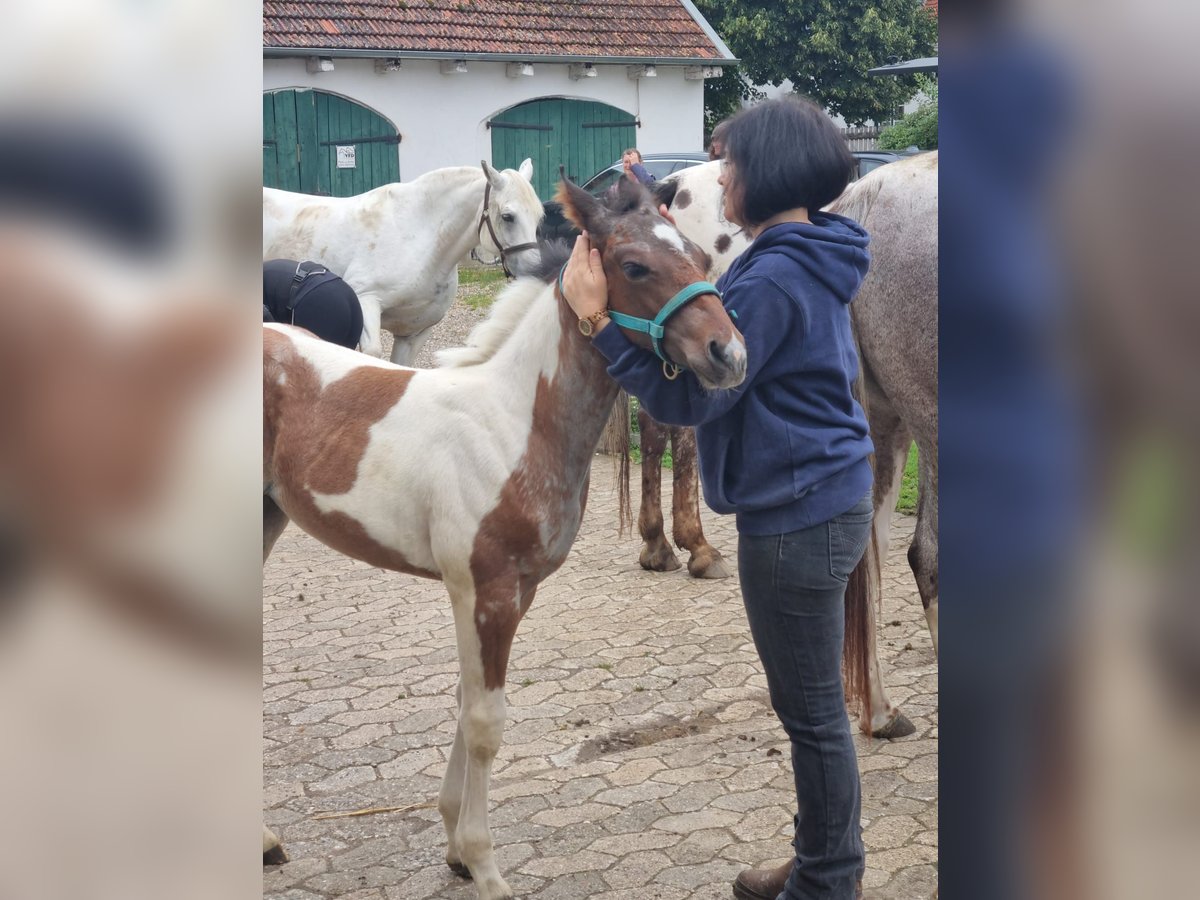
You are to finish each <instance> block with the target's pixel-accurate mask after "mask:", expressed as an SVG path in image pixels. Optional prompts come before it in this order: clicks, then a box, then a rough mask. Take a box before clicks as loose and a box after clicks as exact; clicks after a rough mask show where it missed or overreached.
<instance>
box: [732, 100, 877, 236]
mask: <svg viewBox="0 0 1200 900" xmlns="http://www.w3.org/2000/svg"><path fill="white" fill-rule="evenodd" d="M722 137H723V138H724V151H725V152H724V156H725V159H726V160H727V161H728V162H729V163H730V164H732V166H733V173H734V179H733V181H734V184H733V187H734V188H735V190H736V192H737V194H736V199H737V204H736V205H737V207H738V213H739V215H740V217H741V218H742V220H743V224H745V225H759V224H761V223H763V222H765V221H767V219H769V218H771V217H772V216H774V215H776V214H778V213H781V212H783V211H784V210H787V209H792V208H794V207H797V206H803V207H805V208H806V209H808V210H810V211H813V212H815V211H817V210H819V209H820V208H821V207H823V206H827V205H829V204H830V203H832V202H833V201H834V200H836V199H837V198H838V196H839V195H840V194H841V193H842V191H844V190H845V189H846V185H847V184H849V183H850V176H851V174H852V172H853V171H854V157H853V156H852V155H851V154H850V149H849V148H848V147H847V146H846V141H845V139H844V138H843V137H842V135H841V132H840V131H839V130H838V127H837V126H836V125H834V124H833V120H832V119H830V118H829V116H827V115H826V114H825V112H824V110H822V109H821V108H820V107H819V106H817V105H816V104H815V103H813V102H812V101H811V100H807V99H804V98H801V97H782V98H779V99H777V100H768V101H766V102H764V103H759V104H757V105H755V106H752V107H750V108H749V109H745V110H743V111H742V112H740V113H738V114H737V115H736V116H734V117H733V118H732V119H730V120H729V127H728V129H727V130H726V131H725V133H724V134H723V135H722Z"/></svg>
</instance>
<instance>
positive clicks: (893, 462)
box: [638, 151, 938, 737]
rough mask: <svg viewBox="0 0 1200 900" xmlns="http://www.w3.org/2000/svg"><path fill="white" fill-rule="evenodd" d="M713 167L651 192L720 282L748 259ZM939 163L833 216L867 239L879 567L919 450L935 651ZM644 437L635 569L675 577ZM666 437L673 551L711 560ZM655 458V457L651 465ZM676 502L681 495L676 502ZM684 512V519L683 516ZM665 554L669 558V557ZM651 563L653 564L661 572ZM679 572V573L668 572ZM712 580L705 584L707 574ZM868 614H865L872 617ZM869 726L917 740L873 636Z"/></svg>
mask: <svg viewBox="0 0 1200 900" xmlns="http://www.w3.org/2000/svg"><path fill="white" fill-rule="evenodd" d="M719 171H720V169H719V164H718V163H707V164H705V165H701V166H695V167H693V168H690V169H685V170H683V171H682V172H679V173H677V174H674V175H672V176H671V177H670V178H667V179H664V180H663V181H661V182H658V183H657V184H656V185H655V193H656V195H657V198H658V199H659V200H660V201H661V202H665V203H667V204H668V205H669V207H670V211H671V214H672V216H674V218H675V221H676V223H677V224H678V226H679V230H680V231H682V232H683V233H684V234H685V235H687V236H688V237H689V238H691V239H692V240H694V241H696V242H697V243H698V244H700V246H701V247H703V248H705V249H706V250H709V251H710V252H711V254H712V267H711V268H710V269H709V275H710V277H711V278H712V279H713V280H715V279H716V278H717V277H718V276H720V275H721V274H722V273H723V272H724V271H725V270H726V269H727V268H729V265H730V264H731V263H732V262H733V260H734V259H735V258H737V256H738V254H740V253H741V252H742V251H743V250H745V249H746V246H747V241H746V238H745V236H744V235H743V234H742V233H741V231H740V229H738V227H737V226H736V225H734V224H733V223H731V222H729V221H728V220H727V219H726V218H725V216H724V213H723V211H722V210H723V194H722V190H721V187H720V185H718V184H717V175H718V173H719ZM937 175H938V154H937V152H936V151H935V152H933V153H924V154H921V155H920V156H914V157H912V158H910V159H905V160H901V161H899V162H894V163H890V164H889V165H886V166H881V167H880V168H878V169H876V170H875V171H873V172H871V173H870V174H869V175H867V176H866V177H864V178H862V179H861V180H859V181H857V182H855V183H854V184H852V185H850V187H848V188H847V189H846V191H845V192H844V193H843V194H842V195H841V196H840V197H839V198H838V199H837V200H835V201H834V202H833V203H831V204H830V205H829V207H828V209H829V211H830V212H835V213H839V214H841V215H844V216H849V217H850V218H851V219H854V220H856V221H857V222H859V223H860V224H862V225H863V227H865V228H866V229H867V230H868V231H869V232H870V234H871V269H870V271H869V272H868V273H867V277H866V280H865V281H864V282H863V285H862V288H861V289H860V290H859V293H858V296H857V297H856V298H855V299H854V302H853V303H852V304H851V305H850V313H851V316H852V318H853V322H854V331H855V338H856V340H857V342H858V347H859V358H860V360H861V361H862V367H863V379H862V380H863V388H862V389H863V391H864V393H865V395H866V398H865V399H866V402H864V403H863V406H864V408H865V409H866V412H867V418H868V419H869V420H870V425H871V440H872V441H873V442H874V444H875V454H874V462H873V466H874V471H875V493H874V502H875V537H876V543H877V545H878V549H879V554H880V558H881V559H883V558H886V554H887V548H888V538H889V532H890V529H891V521H892V520H891V515H890V513H891V511H892V510H894V509H895V508H896V500H897V498H898V496H899V492H900V485H901V474H902V473H903V471H904V465H905V461H906V459H907V456H908V448H909V446H910V444H911V443H912V442H913V441H915V442H916V444H917V447H918V450H919V459H920V496H919V500H918V506H917V527H916V530H915V532H914V535H913V542H912V545H911V546H910V547H909V551H908V560H909V565H910V567H911V568H912V572H913V577H914V579H915V580H916V583H917V589H918V591H919V592H920V594H921V601H922V604H923V605H924V607H925V614H926V618H927V620H928V623H929V630H930V633H931V635H932V637H933V646H934V651H935V652H936V650H937V644H938V629H937V611H938V578H937V570H938V542H937V529H938V503H937V498H938V446H937V430H938V419H937V399H938V392H937V371H938V370H937V334H938V318H937V297H938V271H937V266H938V230H937V210H938V180H937ZM639 424H640V428H641V433H642V453H643V458H642V507H641V512H640V514H639V516H638V526H639V529H640V530H641V533H642V539H643V541H645V546H644V547H643V549H642V565H643V566H645V567H646V568H654V569H656V570H658V571H666V570H668V569H674V568H678V562H677V561H675V559H674V553H672V551H671V548H670V546H669V545H668V544H667V543H666V541H665V540H664V538H663V515H662V506H661V501H660V500H659V482H660V478H661V476H660V474H659V472H658V466H657V465H656V463H657V462H658V461H659V460H661V458H662V451H663V449H664V448H665V444H666V434H665V433H664V432H666V431H668V427H667V426H664V425H660V424H659V423H657V422H655V421H654V420H653V419H650V418H649V417H648V416H646V415H645V414H644V413H643V414H640V415H639ZM687 430H688V429H680V428H674V427H672V428H670V429H669V432H670V436H671V443H672V447H673V450H674V460H675V466H677V467H679V468H678V470H677V471H676V473H675V503H674V506H675V509H674V512H675V519H674V523H673V529H674V537H675V542H676V544H677V545H678V546H679V547H681V548H683V549H687V550H690V551H691V553H692V562H689V564H688V570H689V571H690V572H692V574H693V575H696V574H698V573H697V572H696V571H695V570H694V566H693V563H694V562H695V561H696V560H698V559H699V560H706V559H708V558H710V557H711V554H715V553H716V551H715V550H713V549H712V548H711V546H709V544H708V542H707V541H706V540H705V538H704V533H703V530H702V529H701V527H700V519H699V509H698V507H697V504H696V500H695V495H696V488H695V484H694V483H690V484H689V481H690V482H694V479H695V474H694V473H695V466H696V463H695V440H694V438H692V439H691V440H689V439H688V436H687V435H686V434H684V433H683V432H685V431H687ZM654 451H657V458H656V457H655V455H654ZM681 493H682V497H681ZM681 511H682V512H683V513H685V515H684V516H683V517H682V519H681V516H680V513H681ZM668 556H669V559H667V557H668ZM664 561H665V564H661V565H659V564H655V565H648V564H647V563H648V562H651V563H663V562H664ZM672 562H674V565H671V563H672ZM710 577H711V576H710ZM873 616H874V612H873V611H872V617H873ZM871 654H872V660H871V706H870V709H871V716H870V717H869V718H867V717H864V718H863V719H861V720H860V722H859V725H860V728H861V729H862V731H864V732H866V733H868V734H873V735H874V736H876V737H902V736H904V735H906V734H911V733H912V732H913V730H914V728H913V725H912V723H911V722H909V720H908V719H907V718H906V717H905V716H904V715H903V714H902V713H901V712H900V711H899V710H898V709H897V708H896V707H895V706H894V705H893V704H892V702H891V700H890V699H889V698H888V696H887V691H886V688H885V686H884V684H883V677H882V674H881V672H880V669H879V661H878V655H877V654H876V652H875V643H874V627H872V637H871Z"/></svg>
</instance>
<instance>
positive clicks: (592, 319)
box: [579, 307, 608, 337]
mask: <svg viewBox="0 0 1200 900" xmlns="http://www.w3.org/2000/svg"><path fill="white" fill-rule="evenodd" d="M607 318H608V308H607V307H606V308H604V309H601V310H597V311H596V312H594V313H592V314H591V315H590V316H587V317H586V318H583V319H580V320H579V333H580V334H582V335H583V336H584V337H591V336H592V335H593V334H594V333H595V332H596V326H597V325H599V324H600V320H601V319H607Z"/></svg>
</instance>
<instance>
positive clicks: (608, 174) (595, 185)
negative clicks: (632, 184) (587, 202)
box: [587, 166, 625, 197]
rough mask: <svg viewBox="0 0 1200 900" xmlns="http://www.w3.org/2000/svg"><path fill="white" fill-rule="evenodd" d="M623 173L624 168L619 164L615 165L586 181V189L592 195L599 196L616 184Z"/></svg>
mask: <svg viewBox="0 0 1200 900" xmlns="http://www.w3.org/2000/svg"><path fill="white" fill-rule="evenodd" d="M624 174H625V170H624V169H623V168H622V167H621V166H617V167H616V168H615V169H607V170H605V171H603V172H601V173H600V174H599V175H597V176H596V177H595V178H593V179H592V180H591V181H589V182H588V183H587V191H588V193H589V194H591V195H592V196H594V197H599V196H600V195H601V194H603V193H604V192H605V191H607V190H608V189H609V188H610V187H612V186H613V185H614V184H616V183H617V179H618V178H620V177H621V176H622V175H624Z"/></svg>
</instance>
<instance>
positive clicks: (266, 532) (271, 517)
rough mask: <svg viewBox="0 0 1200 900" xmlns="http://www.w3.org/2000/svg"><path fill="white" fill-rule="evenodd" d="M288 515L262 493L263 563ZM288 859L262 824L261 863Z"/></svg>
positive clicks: (273, 835)
mask: <svg viewBox="0 0 1200 900" xmlns="http://www.w3.org/2000/svg"><path fill="white" fill-rule="evenodd" d="M287 524H288V517H287V513H285V512H284V511H283V510H282V509H280V508H279V506H278V505H277V504H276V503H275V501H274V500H272V499H271V498H270V497H268V496H267V495H266V494H263V563H264V564H265V563H266V561H267V557H268V556H270V555H271V548H272V547H274V546H275V542H276V541H277V540H279V536H280V535H281V534H283V530H284V529H285V528H287ZM287 861H288V857H287V854H286V853H285V852H284V850H283V845H282V844H281V843H280V841H279V838H278V837H276V836H275V832H273V831H271V829H270V828H268V827H267V826H266V825H264V826H263V863H264V865H269V866H277V865H280V864H281V863H285V862H287Z"/></svg>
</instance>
